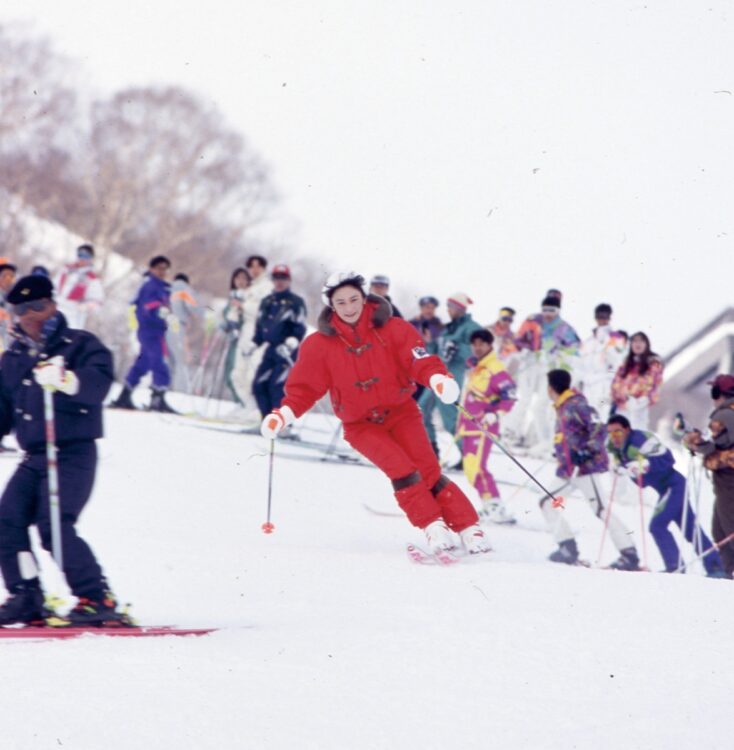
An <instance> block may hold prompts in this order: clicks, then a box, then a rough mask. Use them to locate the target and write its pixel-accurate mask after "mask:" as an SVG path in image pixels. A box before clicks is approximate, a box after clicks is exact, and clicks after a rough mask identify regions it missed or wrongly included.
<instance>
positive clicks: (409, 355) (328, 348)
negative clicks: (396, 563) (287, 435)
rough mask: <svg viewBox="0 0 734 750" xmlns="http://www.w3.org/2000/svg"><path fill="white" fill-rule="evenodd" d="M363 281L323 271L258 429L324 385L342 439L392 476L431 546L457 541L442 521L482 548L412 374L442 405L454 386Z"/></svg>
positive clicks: (304, 406)
mask: <svg viewBox="0 0 734 750" xmlns="http://www.w3.org/2000/svg"><path fill="white" fill-rule="evenodd" d="M363 283H364V280H363V279H362V277H360V276H358V275H357V274H354V273H351V272H350V273H340V274H332V275H331V276H330V277H329V279H328V280H327V282H326V285H325V286H324V289H323V290H322V291H323V293H322V299H323V300H324V302H325V303H326V305H327V306H326V307H325V308H324V310H323V312H322V313H321V315H320V316H319V320H318V331H317V332H316V333H313V334H312V335H310V336H308V337H307V338H306V339H305V340H304V341H303V344H302V345H301V348H300V351H299V353H298V359H297V361H296V363H295V366H294V367H293V369H292V370H291V372H290V374H289V376H288V379H287V381H286V384H285V398H284V399H283V400H282V402H281V405H280V408H279V409H275V410H274V411H273V412H271V413H270V414H268V415H267V416H266V417H265V419H264V420H263V423H262V427H261V431H262V434H263V436H265V437H268V438H274V437H276V436H277V435H278V433H279V432H280V430H281V429H283V427H285V426H286V425H287V424H290V423H291V422H293V421H294V420H295V419H297V418H298V417H300V416H301V415H302V414H304V413H305V412H306V411H308V410H309V409H310V408H311V407H312V406H313V405H314V404H315V403H316V402H317V401H318V400H319V399H320V398H322V397H323V396H324V394H326V393H327V392H328V393H329V395H330V397H331V403H332V406H333V408H334V414H336V416H337V417H339V419H341V420H342V422H343V423H344V438H345V439H346V440H347V442H348V443H349V444H350V445H352V446H353V447H354V448H355V449H356V450H357V451H359V452H360V453H361V454H362V455H363V456H365V457H366V458H368V459H369V460H370V461H372V462H373V463H374V464H375V465H376V466H377V467H378V468H380V469H381V470H382V471H383V472H384V473H385V474H386V475H387V476H388V477H389V478H390V480H391V481H392V485H393V489H394V492H395V497H396V499H397V501H398V504H399V505H400V507H401V508H402V509H403V510H404V511H405V514H406V515H407V516H408V519H409V520H410V522H411V523H412V524H413V525H414V526H417V527H418V528H421V529H424V530H425V531H426V535H427V537H428V542H429V545H430V546H431V548H432V549H434V550H439V549H450V548H452V547H453V546H454V543H453V540H452V537H451V534H450V533H449V531H448V529H447V528H446V527H447V526H448V528H450V529H451V530H452V531H454V532H457V533H459V535H460V536H461V539H462V541H463V543H464V546H465V547H466V549H467V550H468V551H469V552H486V551H488V549H489V545H488V542H487V540H486V538H485V537H484V533H483V531H482V529H481V528H480V527H479V524H478V520H479V519H478V516H477V512H476V510H475V509H474V506H473V505H472V504H471V501H470V500H469V499H468V498H467V497H466V495H465V494H464V493H463V492H462V491H461V490H460V489H459V487H457V486H456V485H455V484H454V483H453V482H452V481H451V480H450V479H449V478H448V477H446V476H444V475H442V474H441V467H440V466H439V464H438V461H437V459H436V454H435V453H434V451H433V448H432V447H431V444H430V442H429V440H428V436H427V434H426V430H425V427H424V426H423V420H422V416H421V413H420V410H419V409H418V406H417V405H416V402H415V401H414V399H413V398H412V395H413V393H414V392H415V390H416V386H415V383H416V382H418V383H420V384H421V385H424V386H426V387H429V388H432V389H433V390H434V392H435V393H436V395H437V396H438V397H439V398H441V399H442V400H444V401H446V403H452V402H455V401H456V400H457V399H458V396H459V388H458V386H457V385H456V383H455V381H454V380H453V378H451V376H449V375H448V374H447V371H446V368H445V366H444V365H443V363H442V361H441V360H440V358H439V357H437V356H433V355H429V354H428V353H427V352H426V350H425V348H424V343H423V340H422V338H421V337H420V334H418V333H417V331H416V330H415V328H413V326H411V325H410V323H407V322H406V321H404V320H402V319H400V318H395V317H392V316H391V312H392V311H391V308H390V304H389V303H388V302H387V301H386V300H385V299H384V298H382V297H379V296H377V295H372V294H370V295H369V296H366V295H365V292H364V289H363V286H362V285H363Z"/></svg>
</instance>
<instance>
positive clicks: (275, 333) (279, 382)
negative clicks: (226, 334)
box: [252, 264, 306, 417]
mask: <svg viewBox="0 0 734 750" xmlns="http://www.w3.org/2000/svg"><path fill="white" fill-rule="evenodd" d="M271 277H272V280H273V289H274V291H273V292H272V293H271V294H269V295H268V296H267V297H265V298H264V299H263V301H262V302H261V303H260V310H259V311H258V315H257V323H256V325H255V335H254V336H253V337H252V344H253V349H254V348H256V347H258V346H262V345H263V344H267V348H266V349H265V353H264V354H263V358H262V361H261V362H260V366H259V367H258V368H257V372H256V373H255V382H254V384H253V387H252V391H253V394H254V396H255V400H256V401H257V408H258V409H259V410H260V413H261V414H262V416H263V417H265V416H267V415H268V414H269V413H270V412H271V411H272V410H273V409H275V408H276V407H278V406H280V402H281V401H282V400H283V396H284V395H285V390H284V388H285V380H286V378H287V377H288V373H289V372H290V370H291V368H292V367H293V364H294V362H295V361H296V357H297V356H298V347H299V346H300V344H301V341H303V337H304V336H305V335H306V303H305V302H304V301H303V299H302V298H301V297H299V296H298V295H297V294H294V293H293V292H292V291H291V289H290V286H291V272H290V269H289V268H288V266H286V265H283V264H279V265H276V266H274V267H273V272H272V274H271Z"/></svg>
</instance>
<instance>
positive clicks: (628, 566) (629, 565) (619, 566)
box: [609, 547, 640, 570]
mask: <svg viewBox="0 0 734 750" xmlns="http://www.w3.org/2000/svg"><path fill="white" fill-rule="evenodd" d="M609 568H610V570H640V558H639V557H637V550H636V549H635V548H634V547H627V548H626V549H621V550H619V557H618V558H617V559H616V560H615V561H614V562H613V563H612V564H611V565H610V566H609Z"/></svg>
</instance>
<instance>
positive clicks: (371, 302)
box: [316, 294, 392, 336]
mask: <svg viewBox="0 0 734 750" xmlns="http://www.w3.org/2000/svg"><path fill="white" fill-rule="evenodd" d="M334 315H336V313H335V312H334V311H333V310H332V309H331V308H330V307H325V308H324V309H323V310H322V311H321V313H320V314H319V317H318V321H317V323H316V329H317V330H318V332H319V333H323V334H324V336H336V335H337V331H336V328H335V327H334V324H333V322H332V318H333V316H334ZM362 315H363V316H364V315H371V316H372V317H371V321H372V325H373V326H374V327H375V328H382V327H383V326H384V325H385V323H387V321H388V320H390V318H391V317H392V306H391V305H390V303H389V302H388V301H387V300H386V299H385V298H384V297H380V296H379V295H378V294H368V295H367V299H366V301H365V309H364V310H363V311H362Z"/></svg>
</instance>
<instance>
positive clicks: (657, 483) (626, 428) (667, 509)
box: [607, 414, 726, 578]
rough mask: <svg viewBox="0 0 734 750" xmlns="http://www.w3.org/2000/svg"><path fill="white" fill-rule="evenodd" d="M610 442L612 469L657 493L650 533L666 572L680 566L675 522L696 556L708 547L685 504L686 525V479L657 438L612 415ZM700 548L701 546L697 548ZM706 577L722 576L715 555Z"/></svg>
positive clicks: (706, 560) (705, 560) (706, 562)
mask: <svg viewBox="0 0 734 750" xmlns="http://www.w3.org/2000/svg"><path fill="white" fill-rule="evenodd" d="M607 434H608V435H609V443H608V445H607V449H608V451H609V455H610V456H611V457H612V463H613V464H616V466H615V467H614V468H615V470H616V471H617V472H618V473H620V472H622V473H626V474H628V475H629V477H630V478H631V479H632V481H633V482H635V483H636V484H637V485H638V486H640V487H651V488H652V489H653V490H655V492H657V493H658V496H659V500H658V503H657V505H656V506H655V511H654V513H653V517H652V520H651V521H650V533H651V534H652V538H653V539H654V540H655V544H657V546H658V549H659V550H660V555H661V556H662V558H663V563H664V564H665V570H666V571H667V572H668V573H674V572H676V571H677V570H678V569H679V567H680V557H681V555H680V549H679V548H678V545H677V544H676V541H675V538H674V537H673V535H672V534H671V533H670V531H669V530H668V527H669V526H670V524H671V523H676V524H677V525H678V527H679V528H680V530H681V531H682V532H683V535H684V536H685V538H686V539H687V540H688V541H689V542H691V544H693V545H694V549H695V550H696V554H701V553H702V552H704V551H705V550H707V549H709V548H710V547H711V540H710V539H709V538H708V536H707V535H706V534H705V533H704V532H703V530H702V529H700V530H699V534H698V535H697V533H696V531H697V526H698V521H697V520H696V514H695V513H694V510H693V508H692V507H691V505H690V504H688V507H687V510H686V517H685V522H684V519H683V508H684V505H685V500H686V478H685V477H684V476H683V475H682V474H681V473H680V472H679V471H677V470H676V468H675V458H674V457H673V454H672V453H671V451H670V450H669V449H668V448H666V447H665V446H664V445H663V444H662V442H661V441H660V438H658V437H657V436H656V435H654V434H653V433H652V432H647V431H646V430H633V429H632V428H631V424H630V421H629V420H628V419H627V417H625V416H624V415H622V414H615V415H614V416H613V417H611V418H610V419H609V420H608V422H607ZM699 545H700V546H699ZM703 563H704V566H705V568H706V574H707V575H708V576H711V577H715V578H719V577H724V576H725V575H726V574H725V573H724V568H723V565H722V563H721V558H720V557H719V553H718V552H712V553H710V554H708V555H706V557H704V558H703Z"/></svg>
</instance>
